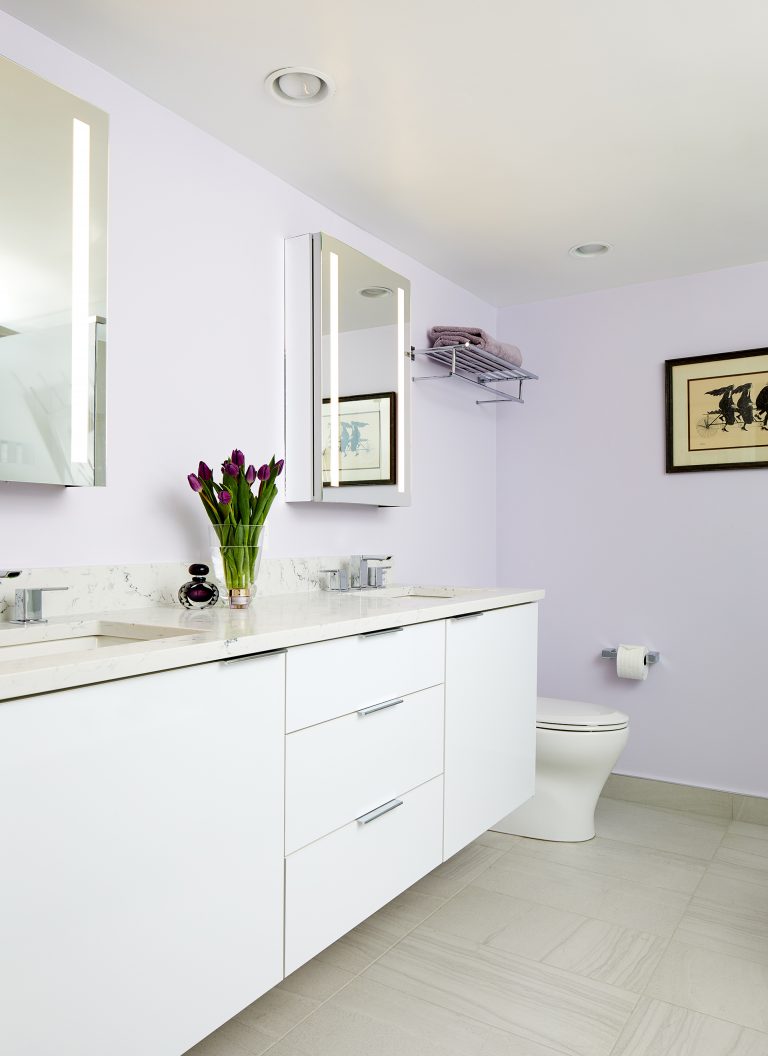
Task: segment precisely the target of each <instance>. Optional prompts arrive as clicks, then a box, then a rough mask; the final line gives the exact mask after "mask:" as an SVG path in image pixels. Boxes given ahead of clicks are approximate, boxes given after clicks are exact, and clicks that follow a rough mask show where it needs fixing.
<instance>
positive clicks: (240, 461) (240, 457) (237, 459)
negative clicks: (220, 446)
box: [232, 448, 245, 466]
mask: <svg viewBox="0 0 768 1056" xmlns="http://www.w3.org/2000/svg"><path fill="white" fill-rule="evenodd" d="M232 461H233V462H234V463H235V465H236V466H244V465H245V455H244V454H243V452H242V451H240V450H239V449H238V448H235V450H234V451H233V452H232Z"/></svg>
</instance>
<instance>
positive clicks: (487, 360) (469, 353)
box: [411, 342, 538, 403]
mask: <svg viewBox="0 0 768 1056" xmlns="http://www.w3.org/2000/svg"><path fill="white" fill-rule="evenodd" d="M416 356H427V357H428V358H429V359H431V360H432V361H433V362H434V363H439V364H440V365H441V366H444V367H447V368H448V373H447V374H425V375H422V376H421V377H419V378H414V379H413V380H414V381H438V380H441V379H442V378H460V379H461V380H462V381H468V382H469V383H470V384H471V385H478V386H479V387H480V388H481V389H484V390H485V392H491V393H493V395H494V397H495V398H494V399H490V400H475V403H524V402H525V401H524V400H523V382H524V381H538V374H531V372H530V371H529V370H523V368H522V367H516V366H515V365H514V363H510V362H509V361H508V360H506V359H502V358H501V357H500V356H494V355H493V353H491V352H486V351H485V350H484V349H482V348H478V346H477V345H470V344H469V343H468V342H467V343H466V344H463V345H446V346H445V347H444V348H419V349H416V348H412V349H411V359H414V360H415V359H416ZM507 381H512V382H517V395H516V396H515V395H513V394H512V393H511V392H505V391H504V390H503V389H496V388H493V387H492V385H491V382H493V383H494V384H499V383H500V382H507Z"/></svg>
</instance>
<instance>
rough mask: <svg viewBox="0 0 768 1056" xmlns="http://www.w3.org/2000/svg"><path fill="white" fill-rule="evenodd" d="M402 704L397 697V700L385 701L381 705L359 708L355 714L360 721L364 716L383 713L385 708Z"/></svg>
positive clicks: (401, 699)
mask: <svg viewBox="0 0 768 1056" xmlns="http://www.w3.org/2000/svg"><path fill="white" fill-rule="evenodd" d="M402 703H403V698H402V697H399V698H398V700H385V701H384V702H383V703H381V704H372V705H371V706H370V708H361V709H360V711H358V713H357V714H358V715H359V716H360V718H361V719H364V718H365V716H366V715H375V714H376V712H377V711H384V710H385V708H394V707H395V705H396V704H402Z"/></svg>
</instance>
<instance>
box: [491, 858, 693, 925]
mask: <svg viewBox="0 0 768 1056" xmlns="http://www.w3.org/2000/svg"><path fill="white" fill-rule="evenodd" d="M473 883H474V886H475V887H478V888H483V889H484V890H488V891H498V892H499V893H500V894H503V895H511V896H512V897H514V898H523V899H527V900H529V901H531V902H537V903H539V904H541V905H545V906H552V907H553V908H554V909H560V910H563V911H564V912H566V913H577V914H580V915H581V916H584V917H594V918H596V919H597V920H605V921H607V922H608V923H609V924H618V925H619V926H620V927H624V928H634V929H636V930H637V931H648V932H651V933H652V934H654V935H660V936H662V937H669V936H670V935H671V934H672V932H673V931H674V929H675V927H676V926H677V924H678V923H679V921H680V918H681V917H682V915H683V912H684V911H685V908H686V906H687V905H688V901H689V896H688V895H687V894H682V893H680V892H677V891H667V890H665V889H662V888H654V887H651V886H650V885H648V884H638V883H633V882H632V881H629V880H623V879H621V878H617V877H612V876H602V875H600V874H597V873H590V872H588V871H587V870H585V869H574V868H572V867H571V866H567V865H562V864H560V863H559V862H550V861H546V860H545V859H543V858H532V857H530V856H529V855H527V854H523V853H520V852H519V851H517V850H514V851H509V852H508V853H507V854H505V855H504V857H503V858H501V859H499V861H497V862H495V863H494V864H493V865H491V866H490V867H489V868H488V869H487V870H486V871H485V872H484V873H482V874H481V875H480V876H479V877H478V878H477V879H476V880H475V881H474V882H473Z"/></svg>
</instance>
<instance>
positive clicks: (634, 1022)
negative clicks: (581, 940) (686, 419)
mask: <svg viewBox="0 0 768 1056" xmlns="http://www.w3.org/2000/svg"><path fill="white" fill-rule="evenodd" d="M612 1056H768V1034H762V1033H758V1031H755V1030H749V1029H747V1028H745V1027H739V1026H737V1025H736V1024H734V1023H726V1022H724V1021H723V1020H721V1019H713V1018H712V1017H711V1016H705V1015H703V1014H702V1013H701V1012H690V1011H688V1010H687V1009H684V1008H678V1007H676V1006H675V1005H668V1004H666V1003H665V1002H663V1001H653V1000H648V999H643V1000H641V1001H640V1003H639V1004H638V1006H637V1008H636V1009H635V1011H634V1012H633V1013H632V1015H631V1017H630V1019H629V1022H628V1023H627V1025H626V1027H625V1028H624V1031H623V1033H622V1035H621V1037H620V1038H619V1041H618V1043H617V1045H616V1048H615V1049H614V1050H613V1053H612Z"/></svg>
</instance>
